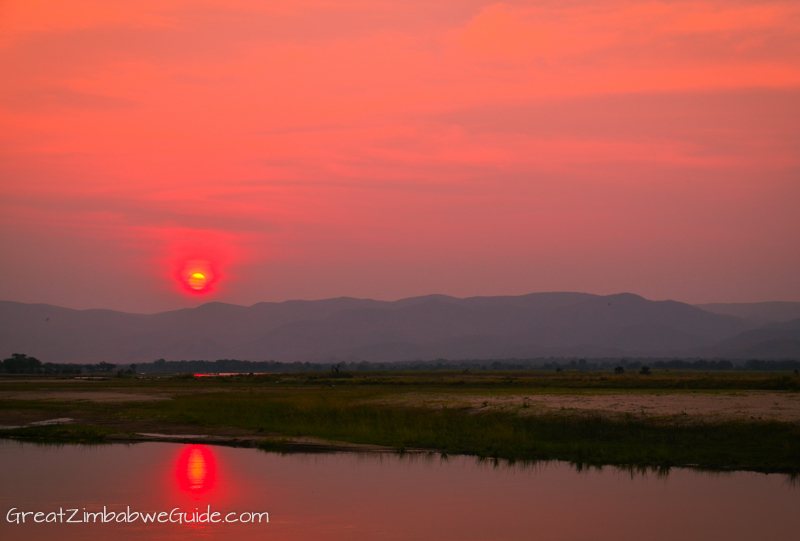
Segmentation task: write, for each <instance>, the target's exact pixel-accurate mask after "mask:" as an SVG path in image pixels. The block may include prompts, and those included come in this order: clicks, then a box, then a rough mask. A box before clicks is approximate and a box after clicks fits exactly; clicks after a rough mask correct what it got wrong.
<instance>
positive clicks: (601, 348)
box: [0, 293, 800, 364]
mask: <svg viewBox="0 0 800 541" xmlns="http://www.w3.org/2000/svg"><path fill="white" fill-rule="evenodd" d="M794 316H796V317H794ZM798 318H800V303H754V304H730V305H720V304H714V305H700V306H692V305H689V304H685V303H681V302H676V301H651V300H647V299H644V298H643V297H640V296H638V295H634V294H630V293H622V294H616V295H607V296H601V295H591V294H587V293H533V294H529V295H521V296H504V297H471V298H465V299H460V298H455V297H448V296H444V295H428V296H423V297H413V298H408V299H402V300H398V301H392V302H388V301H377V300H370V299H354V298H347V297H344V298H337V299H326V300H318V301H286V302H280V303H271V302H270V303H267V302H262V303H258V304H255V305H253V306H249V307H246V306H238V305H232V304H224V303H217V302H212V303H207V304H203V305H201V306H198V307H196V308H186V309H181V310H174V311H169V312H162V313H157V314H130V313H125V312H117V311H112V310H73V309H69V308H60V307H57V306H51V305H46V304H24V303H17V302H10V301H0V355H9V354H11V353H12V352H13V353H25V354H28V355H32V356H35V357H37V358H39V359H40V360H42V361H43V362H75V363H96V362H101V361H106V362H111V363H115V364H121V363H141V362H151V361H153V360H155V359H158V358H165V359H167V360H183V359H186V360H191V359H208V360H215V359H225V358H227V359H242V360H245V359H247V360H252V361H262V360H279V361H311V362H329V361H331V360H348V361H351V360H368V361H396V360H414V359H422V360H429V359H436V358H447V359H505V358H534V357H551V356H552V357H578V356H580V357H620V356H631V357H634V356H635V357H676V358H681V357H703V358H715V357H716V358H720V357H723V358H730V359H749V358H760V359H784V358H795V359H796V358H800V319H798Z"/></svg>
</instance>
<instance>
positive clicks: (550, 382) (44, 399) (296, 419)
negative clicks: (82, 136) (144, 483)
mask: <svg viewBox="0 0 800 541" xmlns="http://www.w3.org/2000/svg"><path fill="white" fill-rule="evenodd" d="M536 377H537V375H536V374H534V375H533V376H531V375H530V374H523V375H517V376H513V375H512V376H511V377H509V376H508V375H507V374H497V373H488V374H485V375H484V374H482V375H473V374H457V373H452V374H444V375H443V374H441V373H428V374H400V375H398V374H396V373H395V374H375V373H366V374H356V375H352V377H345V378H342V377H338V378H319V376H318V375H316V374H312V375H308V376H303V375H300V376H293V377H292V378H287V377H285V376H282V375H275V376H253V377H248V376H235V377H227V378H189V377H174V378H161V379H144V380H139V379H124V378H120V379H108V380H95V381H79V382H76V381H58V380H35V379H34V380H31V379H28V380H27V381H25V382H21V381H8V380H0V425H24V424H27V423H30V422H34V421H41V420H43V419H46V418H50V419H54V418H71V419H74V422H73V424H70V425H57V426H38V427H26V428H17V429H12V430H2V431H0V437H5V438H14V439H20V440H26V441H40V442H48V443H66V442H80V443H91V444H101V443H111V442H123V441H124V442H127V443H135V442H137V441H181V442H186V443H201V442H202V443H209V444H217V445H238V446H259V447H261V448H263V449H266V450H275V451H285V452H292V451H302V452H314V451H359V452H404V451H406V452H407V451H411V450H414V451H417V450H422V451H425V452H430V451H435V452H440V453H445V454H466V455H475V456H479V457H485V458H498V459H506V460H510V461H536V460H565V461H569V462H572V463H574V464H578V465H598V466H599V465H617V466H631V465H634V466H645V467H657V468H668V467H673V466H693V467H703V468H708V469H717V470H736V469H741V470H753V471H763V472H786V473H798V472H800V423H798V422H797V421H796V419H795V417H794V415H795V413H794V412H795V406H796V404H797V400H798V393H797V392H794V391H791V390H788V391H787V390H771V391H764V390H763V388H764V387H765V386H766V387H767V388H774V387H775V386H776V384H777V383H779V382H781V381H785V380H787V377H788V380H789V385H787V386H788V387H790V388H791V387H792V385H793V381H792V379H791V378H792V376H784V375H778V376H776V375H774V374H772V375H767V376H761V375H754V374H752V373H748V374H743V375H742V374H736V373H734V374H730V373H729V374H723V375H721V376H720V377H719V378H718V379H715V378H717V375H708V374H689V375H686V374H669V376H666V375H658V374H656V376H655V377H652V378H649V377H646V376H642V377H637V376H630V377H625V378H624V379H623V378H618V379H616V380H615V379H614V376H613V375H609V374H607V373H594V374H586V373H575V374H557V375H556V376H552V375H550V374H544V375H541V377H540V379H538V380H537V379H536ZM637 380H638V382H639V383H640V384H639V385H638V386H637V385H636V383H637ZM676 381H677V382H678V383H679V385H682V387H683V388H681V387H678V388H676ZM558 382H561V383H562V384H561V385H556V384H557V383H558ZM614 383H618V384H619V386H618V388H614V387H613V386H612V385H613V384H614ZM659 383H661V384H662V385H661V387H660V388H659V387H658V384H659ZM747 383H749V384H750V387H755V389H749V390H748V389H747ZM726 385H727V386H728V387H727V388H726ZM703 386H704V387H705V388H702V387H703ZM687 387H688V388H687ZM731 387H732V388H731ZM669 404H677V405H679V406H680V407H682V408H683V410H682V411H681V410H679V409H672V410H670V409H668V408H667V406H666V405H669ZM730 404H735V407H733V408H732V407H729V406H730ZM749 404H752V410H748V407H749V406H748V405H749ZM776 404H777V405H776ZM687 405H688V407H687ZM623 406H624V407H623ZM651 406H652V407H651ZM665 408H667V409H665ZM770 408H775V411H774V412H771V410H770ZM787 412H788V413H787ZM751 413H758V415H757V416H756V415H751ZM772 413H774V414H775V415H776V416H777V417H774V416H773V417H770V415H772ZM781 415H783V417H781Z"/></svg>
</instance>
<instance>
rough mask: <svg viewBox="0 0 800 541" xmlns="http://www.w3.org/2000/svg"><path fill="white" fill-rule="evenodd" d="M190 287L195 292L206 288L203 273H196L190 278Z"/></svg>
mask: <svg viewBox="0 0 800 541" xmlns="http://www.w3.org/2000/svg"><path fill="white" fill-rule="evenodd" d="M189 287H191V288H192V289H195V290H198V291H199V290H201V289H203V288H204V287H206V277H205V275H204V274H203V273H202V272H194V273H192V275H191V276H190V277H189Z"/></svg>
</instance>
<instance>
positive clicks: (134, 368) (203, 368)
mask: <svg viewBox="0 0 800 541" xmlns="http://www.w3.org/2000/svg"><path fill="white" fill-rule="evenodd" d="M332 361H336V360H335V359H334V360H332ZM332 361H329V362H317V363H311V362H299V361H295V362H281V361H273V360H270V361H247V360H238V359H218V360H216V361H207V360H189V361H187V360H182V361H167V360H165V359H158V360H157V361H154V362H152V363H142V364H138V365H137V364H130V365H128V364H113V363H108V362H105V361H104V362H100V363H97V364H91V363H90V364H75V363H69V364H66V363H65V364H62V363H42V362H41V361H40V360H39V359H37V358H35V357H29V356H28V355H25V354H23V353H13V354H12V355H11V357H9V358H8V359H4V360H3V361H2V362H0V373H6V374H97V373H101V374H110V373H113V372H116V373H118V374H120V373H124V374H134V373H142V374H150V373H169V374H186V373H193V374H197V373H209V374H221V373H245V374H247V373H291V372H324V371H333V372H334V373H337V374H338V373H344V372H357V371H358V372H363V371H376V372H381V371H397V370H558V371H561V370H586V371H589V370H613V369H616V368H617V367H622V368H624V369H625V370H641V368H642V367H645V366H646V367H648V368H649V369H655V370H703V371H712V370H758V371H791V370H798V369H800V361H797V360H783V361H766V360H759V359H751V360H748V361H746V362H745V363H744V364H734V363H733V362H731V361H729V360H725V359H720V360H706V359H695V360H691V359H653V358H633V359H632V358H603V359H588V360H587V359H554V358H552V357H551V358H535V359H487V360H448V359H435V360H432V361H422V360H416V361H393V362H371V361H349V362H347V361H338V362H332Z"/></svg>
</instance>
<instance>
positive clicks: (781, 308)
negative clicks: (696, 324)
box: [695, 301, 800, 325]
mask: <svg viewBox="0 0 800 541" xmlns="http://www.w3.org/2000/svg"><path fill="white" fill-rule="evenodd" d="M695 306H696V307H697V308H700V309H701V310H705V311H706V312H713V313H714V314H723V315H728V316H736V317H741V318H744V319H747V320H749V321H752V322H753V323H757V324H759V325H764V324H766V323H782V322H786V321H792V320H794V319H798V318H800V302H785V301H774V302H751V303H741V302H740V303H712V304H696V305H695Z"/></svg>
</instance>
